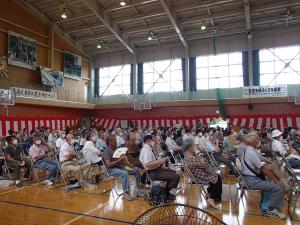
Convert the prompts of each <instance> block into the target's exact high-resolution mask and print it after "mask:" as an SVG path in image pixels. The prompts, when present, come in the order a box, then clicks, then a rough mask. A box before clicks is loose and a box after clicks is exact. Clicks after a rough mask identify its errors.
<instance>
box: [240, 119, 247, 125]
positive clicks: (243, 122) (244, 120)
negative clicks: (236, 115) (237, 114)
mask: <svg viewBox="0 0 300 225" xmlns="http://www.w3.org/2000/svg"><path fill="white" fill-rule="evenodd" d="M245 124H246V118H242V121H241V127H242V126H245Z"/></svg>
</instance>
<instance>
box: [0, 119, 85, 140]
mask: <svg viewBox="0 0 300 225" xmlns="http://www.w3.org/2000/svg"><path fill="white" fill-rule="evenodd" d="M79 120H80V118H78V117H76V118H75V117H56V116H55V117H16V116H8V117H7V116H0V136H7V135H8V131H9V130H13V131H21V130H22V129H23V128H26V129H27V131H28V132H30V131H31V130H34V129H36V128H37V127H41V126H44V127H50V129H61V128H64V127H66V126H70V127H77V126H78V124H79Z"/></svg>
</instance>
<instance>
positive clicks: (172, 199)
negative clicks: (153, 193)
mask: <svg viewBox="0 0 300 225" xmlns="http://www.w3.org/2000/svg"><path fill="white" fill-rule="evenodd" d="M167 199H168V200H169V201H174V200H176V196H175V195H173V194H171V193H169V194H167Z"/></svg>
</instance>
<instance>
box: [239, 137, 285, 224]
mask: <svg viewBox="0 0 300 225" xmlns="http://www.w3.org/2000/svg"><path fill="white" fill-rule="evenodd" d="M246 144H247V147H246V149H245V150H244V152H243V154H242V157H241V172H242V174H243V177H244V179H245V181H246V183H247V185H248V186H249V188H250V189H254V190H261V191H265V192H271V202H270V206H269V209H268V210H267V211H266V212H265V213H264V215H265V216H267V217H272V218H276V219H285V218H286V216H285V215H284V214H283V213H281V212H280V210H281V208H282V207H283V201H284V190H283V188H281V187H280V184H281V183H280V181H279V180H278V179H277V178H276V177H275V176H274V175H273V173H272V172H271V171H270V170H268V169H267V168H266V167H265V166H264V165H263V164H262V162H261V160H260V158H259V155H258V153H257V151H256V148H257V146H258V145H259V137H258V135H257V134H254V133H251V134H249V135H247V137H246ZM265 176H267V177H268V178H269V179H270V180H271V181H273V182H270V181H267V180H266V179H265Z"/></svg>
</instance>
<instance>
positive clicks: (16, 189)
mask: <svg viewBox="0 0 300 225" xmlns="http://www.w3.org/2000/svg"><path fill="white" fill-rule="evenodd" d="M28 187H30V185H29V186H25V187H20V188H15V189H13V190H9V191H5V192H1V193H0V195H4V194H7V193H10V192H13V191H19V190H22V189H25V188H28Z"/></svg>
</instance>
